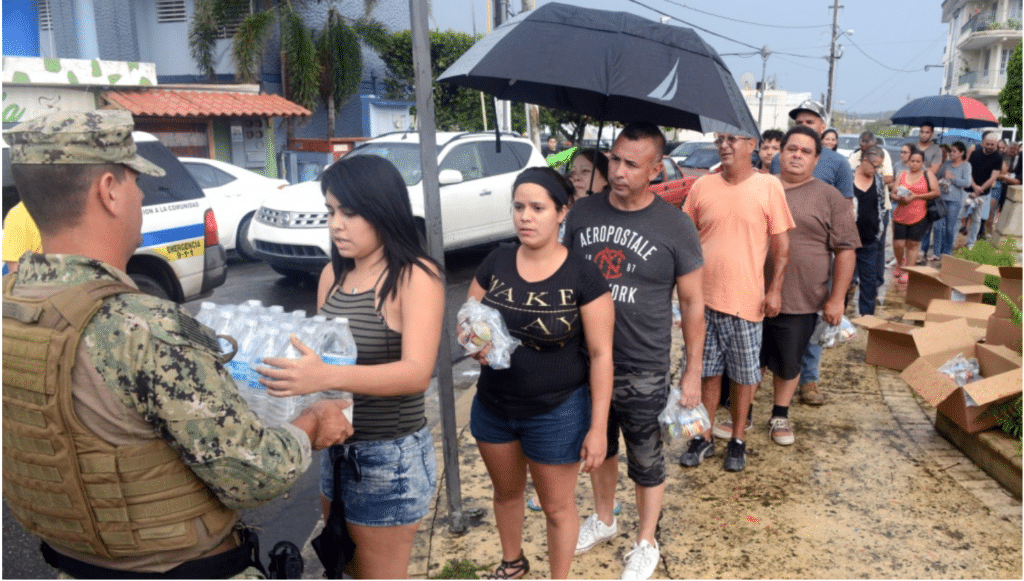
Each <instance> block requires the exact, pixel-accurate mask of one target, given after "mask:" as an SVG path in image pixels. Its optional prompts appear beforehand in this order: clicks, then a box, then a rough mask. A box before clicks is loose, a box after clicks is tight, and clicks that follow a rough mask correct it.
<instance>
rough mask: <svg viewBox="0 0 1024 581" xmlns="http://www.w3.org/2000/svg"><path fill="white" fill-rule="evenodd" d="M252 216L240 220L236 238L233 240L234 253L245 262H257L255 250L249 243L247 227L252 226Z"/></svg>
mask: <svg viewBox="0 0 1024 581" xmlns="http://www.w3.org/2000/svg"><path fill="white" fill-rule="evenodd" d="M252 217H253V215H252V214H249V215H248V216H246V217H244V218H242V222H241V223H240V224H239V225H238V236H237V238H236V239H235V252H238V254H239V256H241V257H242V258H244V259H246V260H253V261H255V260H259V257H257V256H256V248H255V247H254V246H253V245H252V242H249V226H250V225H252Z"/></svg>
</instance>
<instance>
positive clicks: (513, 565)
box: [482, 549, 530, 579]
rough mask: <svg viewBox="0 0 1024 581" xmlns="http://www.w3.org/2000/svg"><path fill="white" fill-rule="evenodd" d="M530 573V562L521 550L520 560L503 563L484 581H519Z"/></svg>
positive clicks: (486, 576) (484, 577)
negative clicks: (499, 580) (508, 580)
mask: <svg viewBox="0 0 1024 581" xmlns="http://www.w3.org/2000/svg"><path fill="white" fill-rule="evenodd" d="M529 572H530V561H529V560H527V558H526V555H524V554H523V551H522V549H520V550H519V558H518V559H516V560H514V561H504V560H503V561H502V562H501V565H498V568H497V569H495V570H494V573H491V574H490V575H484V576H483V577H482V578H483V579H519V578H520V577H522V576H524V575H526V574H527V573H529Z"/></svg>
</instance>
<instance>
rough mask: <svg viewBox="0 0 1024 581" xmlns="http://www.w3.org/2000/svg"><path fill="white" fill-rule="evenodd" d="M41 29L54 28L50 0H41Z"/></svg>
mask: <svg viewBox="0 0 1024 581" xmlns="http://www.w3.org/2000/svg"><path fill="white" fill-rule="evenodd" d="M39 30H42V31H47V30H53V22H52V21H51V20H50V0H39Z"/></svg>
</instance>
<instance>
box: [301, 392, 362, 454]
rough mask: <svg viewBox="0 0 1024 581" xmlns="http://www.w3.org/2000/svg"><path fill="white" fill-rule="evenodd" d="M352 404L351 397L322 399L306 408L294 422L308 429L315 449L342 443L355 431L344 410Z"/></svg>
mask: <svg viewBox="0 0 1024 581" xmlns="http://www.w3.org/2000/svg"><path fill="white" fill-rule="evenodd" d="M350 405H352V400H350V399H327V400H321V401H318V402H316V403H314V404H313V405H311V406H309V407H308V408H306V409H305V410H304V411H303V412H302V413H301V414H300V415H299V417H298V418H296V419H295V421H294V422H292V423H293V424H295V425H296V426H298V427H299V428H302V429H303V430H305V431H306V434H307V435H308V436H309V441H310V443H311V444H312V445H313V449H314V450H320V449H322V448H327V447H329V446H334V445H336V444H341V443H342V442H344V441H345V440H346V439H348V437H349V436H351V435H352V432H353V429H352V424H351V423H349V421H348V418H346V417H345V414H344V413H343V412H342V410H343V409H345V408H347V407H349V406H350ZM311 419H312V420H313V421H312V422H311V423H310V420H311Z"/></svg>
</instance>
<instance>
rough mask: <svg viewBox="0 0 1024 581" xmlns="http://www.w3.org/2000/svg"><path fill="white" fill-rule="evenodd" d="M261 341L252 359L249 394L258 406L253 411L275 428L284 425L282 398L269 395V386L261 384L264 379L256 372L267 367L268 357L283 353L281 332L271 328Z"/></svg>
mask: <svg viewBox="0 0 1024 581" xmlns="http://www.w3.org/2000/svg"><path fill="white" fill-rule="evenodd" d="M262 335H263V336H262V337H261V340H260V342H259V344H258V345H256V348H255V349H254V350H253V352H252V357H251V358H250V360H249V361H250V373H249V392H250V393H251V394H252V397H253V400H254V401H255V402H256V405H254V406H253V411H254V412H256V415H257V416H259V417H260V419H262V420H263V422H264V423H265V424H267V425H268V426H275V425H278V424H280V423H282V421H283V420H281V412H282V409H281V404H280V403H279V402H280V400H281V398H277V397H272V396H270V395H269V394H268V393H267V386H265V385H263V384H262V383H260V381H259V380H260V378H261V377H262V376H261V375H260V374H259V372H257V371H256V368H257V367H266V364H264V363H263V359H264V358H266V357H277V356H278V354H279V353H280V351H281V345H280V344H281V331H280V329H277V328H276V327H270V328H269V329H267V330H266V331H265V333H263V334H262Z"/></svg>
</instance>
